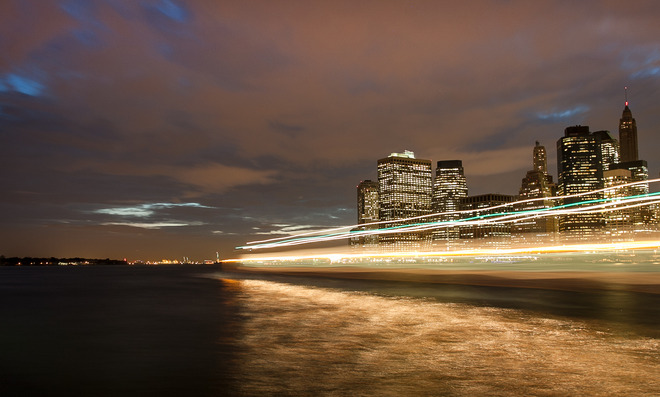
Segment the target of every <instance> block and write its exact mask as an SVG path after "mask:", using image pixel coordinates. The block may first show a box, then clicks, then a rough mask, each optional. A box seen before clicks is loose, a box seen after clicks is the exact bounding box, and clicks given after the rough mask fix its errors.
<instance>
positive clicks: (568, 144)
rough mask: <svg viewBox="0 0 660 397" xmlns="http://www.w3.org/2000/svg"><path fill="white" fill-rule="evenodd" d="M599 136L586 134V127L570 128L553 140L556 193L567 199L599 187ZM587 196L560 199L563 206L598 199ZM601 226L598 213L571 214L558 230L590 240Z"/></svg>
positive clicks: (597, 197) (594, 196) (601, 184)
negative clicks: (555, 144)
mask: <svg viewBox="0 0 660 397" xmlns="http://www.w3.org/2000/svg"><path fill="white" fill-rule="evenodd" d="M600 144H601V142H600V136H598V135H594V134H592V133H591V132H589V127H588V126H573V127H568V128H566V129H565V130H564V137H563V138H561V139H559V140H558V141H557V170H558V179H559V186H558V193H559V195H560V196H569V195H573V194H577V193H585V192H589V191H592V190H598V189H600V188H602V187H603V165H602V154H601V151H600ZM601 196H602V195H601V194H598V193H595V194H588V195H584V196H579V197H571V198H565V199H563V200H562V201H563V203H564V204H572V203H577V202H581V201H587V200H593V199H599V198H601ZM602 226H603V218H602V216H601V215H600V214H597V213H596V214H572V215H565V216H562V217H561V218H560V220H559V231H560V232H562V233H564V234H565V235H566V236H567V237H569V238H577V239H590V238H593V237H594V236H595V234H597V233H598V231H599V229H600V228H601V227H602Z"/></svg>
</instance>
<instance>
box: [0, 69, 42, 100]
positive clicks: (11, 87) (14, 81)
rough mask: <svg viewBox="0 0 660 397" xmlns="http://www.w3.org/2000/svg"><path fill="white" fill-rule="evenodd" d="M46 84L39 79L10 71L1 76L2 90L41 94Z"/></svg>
mask: <svg viewBox="0 0 660 397" xmlns="http://www.w3.org/2000/svg"><path fill="white" fill-rule="evenodd" d="M45 88H46V87H45V86H44V85H43V84H41V83H40V82H38V81H37V80H34V79H31V78H29V77H25V76H22V75H19V74H16V73H8V74H6V75H5V77H4V78H0V91H4V92H8V91H14V92H19V93H21V94H25V95H29V96H40V95H41V94H42V93H43V92H44V90H45Z"/></svg>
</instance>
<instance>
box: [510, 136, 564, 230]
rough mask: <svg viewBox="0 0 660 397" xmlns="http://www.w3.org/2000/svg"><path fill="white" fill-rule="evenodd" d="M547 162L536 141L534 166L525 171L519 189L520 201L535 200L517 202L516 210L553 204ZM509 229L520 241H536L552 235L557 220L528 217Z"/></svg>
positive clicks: (553, 192)
mask: <svg viewBox="0 0 660 397" xmlns="http://www.w3.org/2000/svg"><path fill="white" fill-rule="evenodd" d="M547 164H548V163H547V158H546V151H545V147H544V146H543V145H541V144H540V143H539V142H536V146H534V155H533V167H534V168H533V169H532V170H530V171H527V175H526V176H525V178H523V180H522V184H521V186H520V191H519V198H520V200H521V201H524V200H529V199H536V200H534V201H527V202H523V203H520V204H517V205H516V206H515V207H514V208H515V209H516V210H517V211H529V210H539V209H543V208H550V207H552V206H554V205H555V203H554V202H553V200H551V199H550V197H552V196H554V195H555V190H556V186H555V184H554V183H553V182H552V176H551V175H549V174H548V172H547V169H548V165H547ZM511 231H512V233H514V235H516V237H519V238H518V240H520V242H538V241H539V240H541V239H545V238H548V237H552V236H553V235H554V233H555V232H556V231H557V221H556V219H555V218H554V217H542V218H530V219H526V220H521V221H518V222H516V223H514V224H513V225H512V230H511Z"/></svg>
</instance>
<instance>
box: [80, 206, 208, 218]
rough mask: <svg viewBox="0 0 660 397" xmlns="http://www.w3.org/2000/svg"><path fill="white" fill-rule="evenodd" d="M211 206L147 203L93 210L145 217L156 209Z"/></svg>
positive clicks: (98, 212) (110, 213)
mask: <svg viewBox="0 0 660 397" xmlns="http://www.w3.org/2000/svg"><path fill="white" fill-rule="evenodd" d="M181 207H190V208H213V207H209V206H206V205H202V204H199V203H147V204H139V205H135V206H126V207H113V208H101V209H98V210H95V211H93V212H95V213H97V214H106V215H116V216H121V217H138V218H147V217H150V216H152V215H154V214H155V213H156V210H159V209H167V208H181Z"/></svg>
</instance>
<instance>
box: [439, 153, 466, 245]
mask: <svg viewBox="0 0 660 397" xmlns="http://www.w3.org/2000/svg"><path fill="white" fill-rule="evenodd" d="M467 196H468V187H467V180H466V178H465V172H464V171H463V162H462V161H461V160H442V161H438V162H437V165H436V168H435V179H434V181H433V200H432V207H433V212H435V213H436V214H437V216H435V217H434V218H433V220H435V221H437V222H451V221H456V220H458V219H460V218H461V214H460V213H458V212H457V211H459V210H460V209H461V199H463V198H465V197H467ZM458 238H459V231H458V227H456V226H442V225H440V227H439V228H438V229H436V230H435V231H434V232H433V240H447V239H458Z"/></svg>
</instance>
